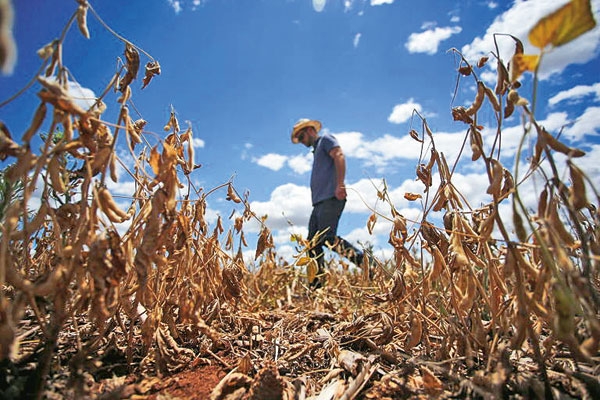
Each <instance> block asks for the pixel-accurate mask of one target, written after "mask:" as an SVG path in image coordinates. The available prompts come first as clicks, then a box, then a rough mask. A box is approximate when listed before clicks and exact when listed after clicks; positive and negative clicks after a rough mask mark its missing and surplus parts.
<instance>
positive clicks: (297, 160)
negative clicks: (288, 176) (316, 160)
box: [287, 153, 313, 175]
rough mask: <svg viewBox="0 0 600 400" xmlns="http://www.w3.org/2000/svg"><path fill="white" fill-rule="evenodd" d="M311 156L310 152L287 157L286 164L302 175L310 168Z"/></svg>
mask: <svg viewBox="0 0 600 400" xmlns="http://www.w3.org/2000/svg"><path fill="white" fill-rule="evenodd" d="M312 162H313V156H312V153H307V154H304V155H297V156H293V157H289V158H288V160H287V165H288V166H289V167H290V168H291V170H292V171H294V172H295V173H297V174H299V175H302V174H305V173H307V172H308V171H310V170H311V168H312Z"/></svg>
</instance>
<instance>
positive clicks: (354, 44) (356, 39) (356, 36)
mask: <svg viewBox="0 0 600 400" xmlns="http://www.w3.org/2000/svg"><path fill="white" fill-rule="evenodd" d="M360 37H361V34H360V33H357V34H356V35H354V40H353V41H352V45H353V46H354V48H357V47H358V43H359V42H360Z"/></svg>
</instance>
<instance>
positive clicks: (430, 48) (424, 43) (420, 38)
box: [405, 26, 462, 54]
mask: <svg viewBox="0 0 600 400" xmlns="http://www.w3.org/2000/svg"><path fill="white" fill-rule="evenodd" d="M460 32H462V28H461V27H460V26H452V27H445V28H434V29H429V30H427V31H424V32H420V33H411V34H410V36H409V37H408V41H407V42H406V44H405V47H406V49H407V50H408V51H409V52H410V53H426V54H435V53H437V51H438V47H439V45H440V43H441V42H442V41H444V40H446V39H448V38H450V36H452V35H454V34H457V33H460Z"/></svg>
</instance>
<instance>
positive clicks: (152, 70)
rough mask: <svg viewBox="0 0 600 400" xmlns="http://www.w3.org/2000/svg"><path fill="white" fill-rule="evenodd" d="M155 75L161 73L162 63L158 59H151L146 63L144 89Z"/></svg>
mask: <svg viewBox="0 0 600 400" xmlns="http://www.w3.org/2000/svg"><path fill="white" fill-rule="evenodd" d="M155 75H160V64H159V63H158V61H151V62H149V63H147V64H146V74H145V75H144V79H143V85H142V89H144V88H145V87H146V86H148V84H150V81H151V80H152V78H154V76H155Z"/></svg>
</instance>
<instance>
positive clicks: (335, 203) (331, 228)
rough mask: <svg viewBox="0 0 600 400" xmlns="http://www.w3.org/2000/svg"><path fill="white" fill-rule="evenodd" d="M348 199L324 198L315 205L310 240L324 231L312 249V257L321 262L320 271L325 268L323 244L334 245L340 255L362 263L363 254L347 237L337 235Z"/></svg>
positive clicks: (311, 218)
mask: <svg viewBox="0 0 600 400" xmlns="http://www.w3.org/2000/svg"><path fill="white" fill-rule="evenodd" d="M345 205H346V200H338V199H337V198H335V197H333V198H331V199H327V200H323V201H321V202H319V203H317V204H315V205H314V206H313V210H312V213H311V214H310V220H309V221H308V240H312V239H313V238H314V237H315V235H317V233H320V232H324V233H323V234H322V235H320V236H319V240H318V241H317V242H316V243H315V245H314V246H313V247H312V248H311V249H310V251H309V254H310V256H311V257H313V258H316V259H317V262H318V264H319V273H322V272H323V270H324V265H325V263H324V260H323V246H324V245H325V244H327V245H328V246H333V247H332V248H333V250H334V251H335V252H336V253H338V254H339V255H341V256H343V257H346V258H347V259H348V260H350V261H352V262H353V263H354V264H356V265H357V266H360V264H361V263H362V258H363V254H362V251H360V250H358V249H357V248H356V247H354V246H353V245H352V244H351V243H349V242H348V241H347V240H346V239H344V238H341V237H339V236H338V235H337V228H338V223H339V221H340V217H341V216H342V211H344V206H345Z"/></svg>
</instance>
